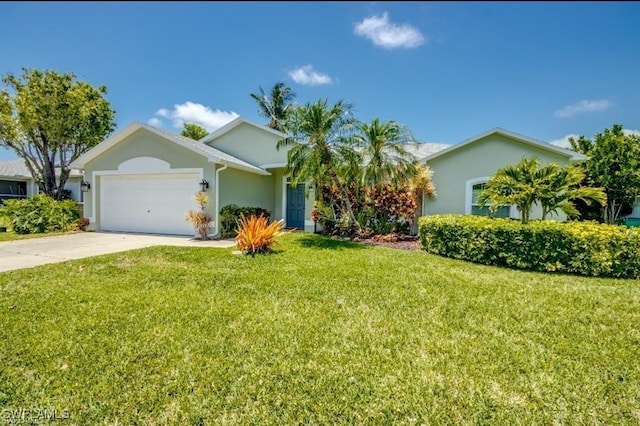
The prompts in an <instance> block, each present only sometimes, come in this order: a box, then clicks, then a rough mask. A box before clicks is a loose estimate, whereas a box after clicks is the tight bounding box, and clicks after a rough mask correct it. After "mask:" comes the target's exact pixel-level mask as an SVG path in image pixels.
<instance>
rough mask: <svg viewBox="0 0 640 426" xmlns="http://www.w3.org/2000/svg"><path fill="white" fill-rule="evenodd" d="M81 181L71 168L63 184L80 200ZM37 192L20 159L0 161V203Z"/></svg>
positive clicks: (36, 186)
mask: <svg viewBox="0 0 640 426" xmlns="http://www.w3.org/2000/svg"><path fill="white" fill-rule="evenodd" d="M81 181H82V175H81V174H80V173H79V172H78V171H77V170H72V171H71V174H70V176H69V179H67V184H66V185H65V189H68V190H70V191H71V196H72V197H73V199H75V200H76V201H82V193H81V191H80V182H81ZM38 192H39V191H38V185H36V183H35V181H34V179H33V177H32V176H31V173H30V172H29V169H28V168H27V166H26V165H25V164H24V161H23V160H22V159H17V160H9V161H0V203H2V201H3V200H11V199H18V198H26V197H30V196H32V195H34V194H37V193H38Z"/></svg>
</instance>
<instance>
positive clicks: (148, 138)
mask: <svg viewBox="0 0 640 426" xmlns="http://www.w3.org/2000/svg"><path fill="white" fill-rule="evenodd" d="M136 157H153V158H158V159H160V160H163V161H165V162H167V163H169V165H170V167H171V169H202V171H203V176H204V178H205V179H206V180H207V181H208V182H209V190H208V194H209V206H208V208H207V210H208V212H209V214H212V215H213V214H214V213H215V193H214V188H215V169H214V165H213V164H212V163H210V162H209V161H208V160H207V159H206V158H204V157H202V156H201V155H198V154H196V153H194V152H191V151H190V150H188V149H186V148H183V147H181V146H179V145H176V144H175V143H173V142H170V141H167V140H165V139H164V138H162V137H160V136H157V135H155V134H153V133H151V132H149V131H147V130H145V129H139V130H137V131H135V132H134V133H132V134H131V135H129V136H128V137H126V138H125V139H124V140H122V141H121V142H120V143H118V144H116V145H115V146H113V147H112V148H110V149H109V150H107V151H106V152H104V153H102V154H101V155H99V156H98V157H97V158H95V159H94V160H92V161H90V162H88V163H87V164H86V165H85V170H84V176H85V179H86V180H87V181H88V182H89V183H90V184H91V190H90V191H89V192H87V193H86V194H85V197H84V215H85V217H88V218H91V219H92V223H91V225H90V229H100V208H99V205H100V204H99V203H100V179H99V176H98V175H97V173H99V172H100V171H114V170H118V166H119V165H120V164H121V163H123V162H125V161H127V160H130V159H132V158H136ZM223 173H224V172H223ZM198 190H199V188H197V187H194V188H193V192H194V194H195V193H196V192H197V191H198ZM94 199H95V202H96V206H94V205H93V202H94Z"/></svg>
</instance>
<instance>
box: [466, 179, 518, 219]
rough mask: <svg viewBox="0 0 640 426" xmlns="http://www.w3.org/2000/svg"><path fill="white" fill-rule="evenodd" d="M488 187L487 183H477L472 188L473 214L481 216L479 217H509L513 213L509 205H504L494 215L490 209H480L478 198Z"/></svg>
mask: <svg viewBox="0 0 640 426" xmlns="http://www.w3.org/2000/svg"><path fill="white" fill-rule="evenodd" d="M486 186H487V183H486V182H480V183H476V184H474V185H473V186H472V187H471V214H475V215H479V216H493V217H509V216H510V215H509V213H510V211H511V206H510V205H508V204H505V205H502V206H500V207H498V210H496V211H495V212H494V213H492V212H491V211H489V207H488V206H487V207H480V205H478V197H479V196H480V193H481V192H482V191H483V190H484V188H485V187H486Z"/></svg>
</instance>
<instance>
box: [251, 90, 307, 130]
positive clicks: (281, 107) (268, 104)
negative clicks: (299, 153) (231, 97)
mask: <svg viewBox="0 0 640 426" xmlns="http://www.w3.org/2000/svg"><path fill="white" fill-rule="evenodd" d="M259 89H260V91H259V93H251V94H250V95H249V96H251V98H253V99H254V100H255V101H256V102H257V103H258V114H260V115H261V116H262V117H265V118H267V119H269V123H268V124H267V126H269V127H271V128H272V129H274V130H278V131H284V129H285V125H286V123H287V119H288V118H289V115H290V114H291V112H292V109H293V100H294V99H295V97H296V94H295V92H294V91H293V90H291V88H290V87H288V86H287V85H286V84H284V83H283V82H277V83H276V84H275V85H274V86H273V87H272V88H271V91H270V92H269V94H267V93H265V92H264V90H263V89H262V87H260V88H259Z"/></svg>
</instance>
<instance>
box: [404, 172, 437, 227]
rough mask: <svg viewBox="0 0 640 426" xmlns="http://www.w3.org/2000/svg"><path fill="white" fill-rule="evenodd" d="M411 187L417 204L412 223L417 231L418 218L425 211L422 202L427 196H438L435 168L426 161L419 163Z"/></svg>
mask: <svg viewBox="0 0 640 426" xmlns="http://www.w3.org/2000/svg"><path fill="white" fill-rule="evenodd" d="M409 189H410V190H411V193H412V194H413V198H414V199H415V200H416V205H417V208H416V212H415V213H414V216H413V224H412V225H411V230H412V232H413V233H416V232H417V230H418V218H419V217H420V216H422V214H423V213H424V211H423V209H422V208H423V205H422V204H423V202H424V199H425V197H426V198H429V199H432V198H435V197H436V187H435V185H434V184H433V170H431V168H430V167H429V166H428V165H426V164H425V163H418V165H417V166H416V172H415V174H414V175H413V177H412V178H411V179H410V180H409Z"/></svg>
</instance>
